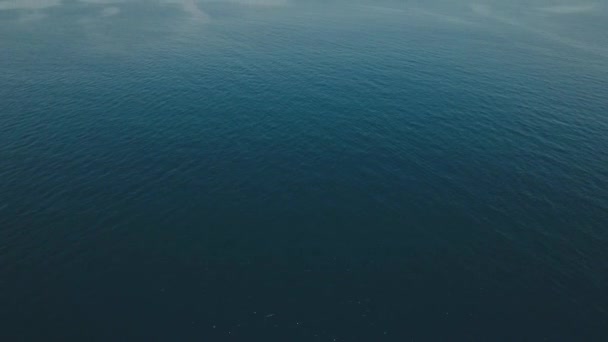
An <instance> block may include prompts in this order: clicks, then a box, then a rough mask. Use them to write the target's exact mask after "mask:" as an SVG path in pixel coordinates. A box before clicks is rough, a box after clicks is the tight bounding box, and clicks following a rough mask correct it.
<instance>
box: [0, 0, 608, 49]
mask: <svg viewBox="0 0 608 342" xmlns="http://www.w3.org/2000/svg"><path fill="white" fill-rule="evenodd" d="M227 3H230V5H231V6H241V7H255V8H258V9H264V8H269V9H271V8H284V9H285V11H286V13H288V12H290V11H298V10H299V8H300V7H302V6H309V7H310V5H311V4H316V5H318V6H325V7H327V8H328V12H331V10H336V9H339V10H340V12H341V14H343V13H342V12H346V11H347V10H349V9H357V10H358V11H359V15H360V13H365V12H366V11H367V12H369V13H375V14H376V15H378V13H382V15H387V16H388V15H390V16H393V17H394V16H401V17H402V18H403V20H404V21H407V20H418V21H421V20H425V21H427V22H428V23H429V25H432V24H433V23H437V24H439V23H441V24H448V25H473V26H478V27H483V26H488V25H492V26H493V27H494V28H496V27H498V28H500V29H502V30H504V31H505V32H510V33H512V32H516V31H517V32H519V33H522V32H523V33H525V34H530V35H534V36H537V37H538V38H542V39H546V40H547V41H551V42H554V43H559V44H562V45H564V46H568V47H570V48H573V49H578V50H581V51H585V52H588V53H594V54H597V55H599V56H603V57H606V58H608V34H606V32H608V5H607V3H608V2H606V1H598V0H509V1H502V0H373V1H372V0H348V1H347V0H333V1H332V0H330V1H322V0H0V15H2V14H3V13H4V14H5V15H2V16H0V20H4V21H6V20H7V19H6V18H18V20H17V21H18V22H21V23H26V22H32V21H40V20H45V18H48V16H49V15H51V14H52V13H54V12H53V11H55V10H56V9H57V8H60V7H61V6H65V7H67V6H80V7H90V9H89V10H87V11H86V14H83V15H87V16H89V17H90V18H85V19H83V18H79V19H78V20H75V21H78V22H87V21H90V20H92V18H95V20H112V19H113V18H116V17H119V16H121V15H129V13H132V12H129V11H133V8H134V7H133V6H129V5H133V4H137V5H138V6H140V8H141V6H146V7H156V8H158V9H159V12H160V9H163V8H164V9H167V8H171V9H173V10H176V11H179V12H180V13H182V14H183V15H184V18H188V19H189V20H190V21H195V22H199V23H205V22H212V21H213V20H216V19H217V18H214V16H213V11H210V10H209V9H210V8H213V7H214V6H218V5H222V4H227ZM6 13H9V14H6ZM509 30H511V31H509Z"/></svg>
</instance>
